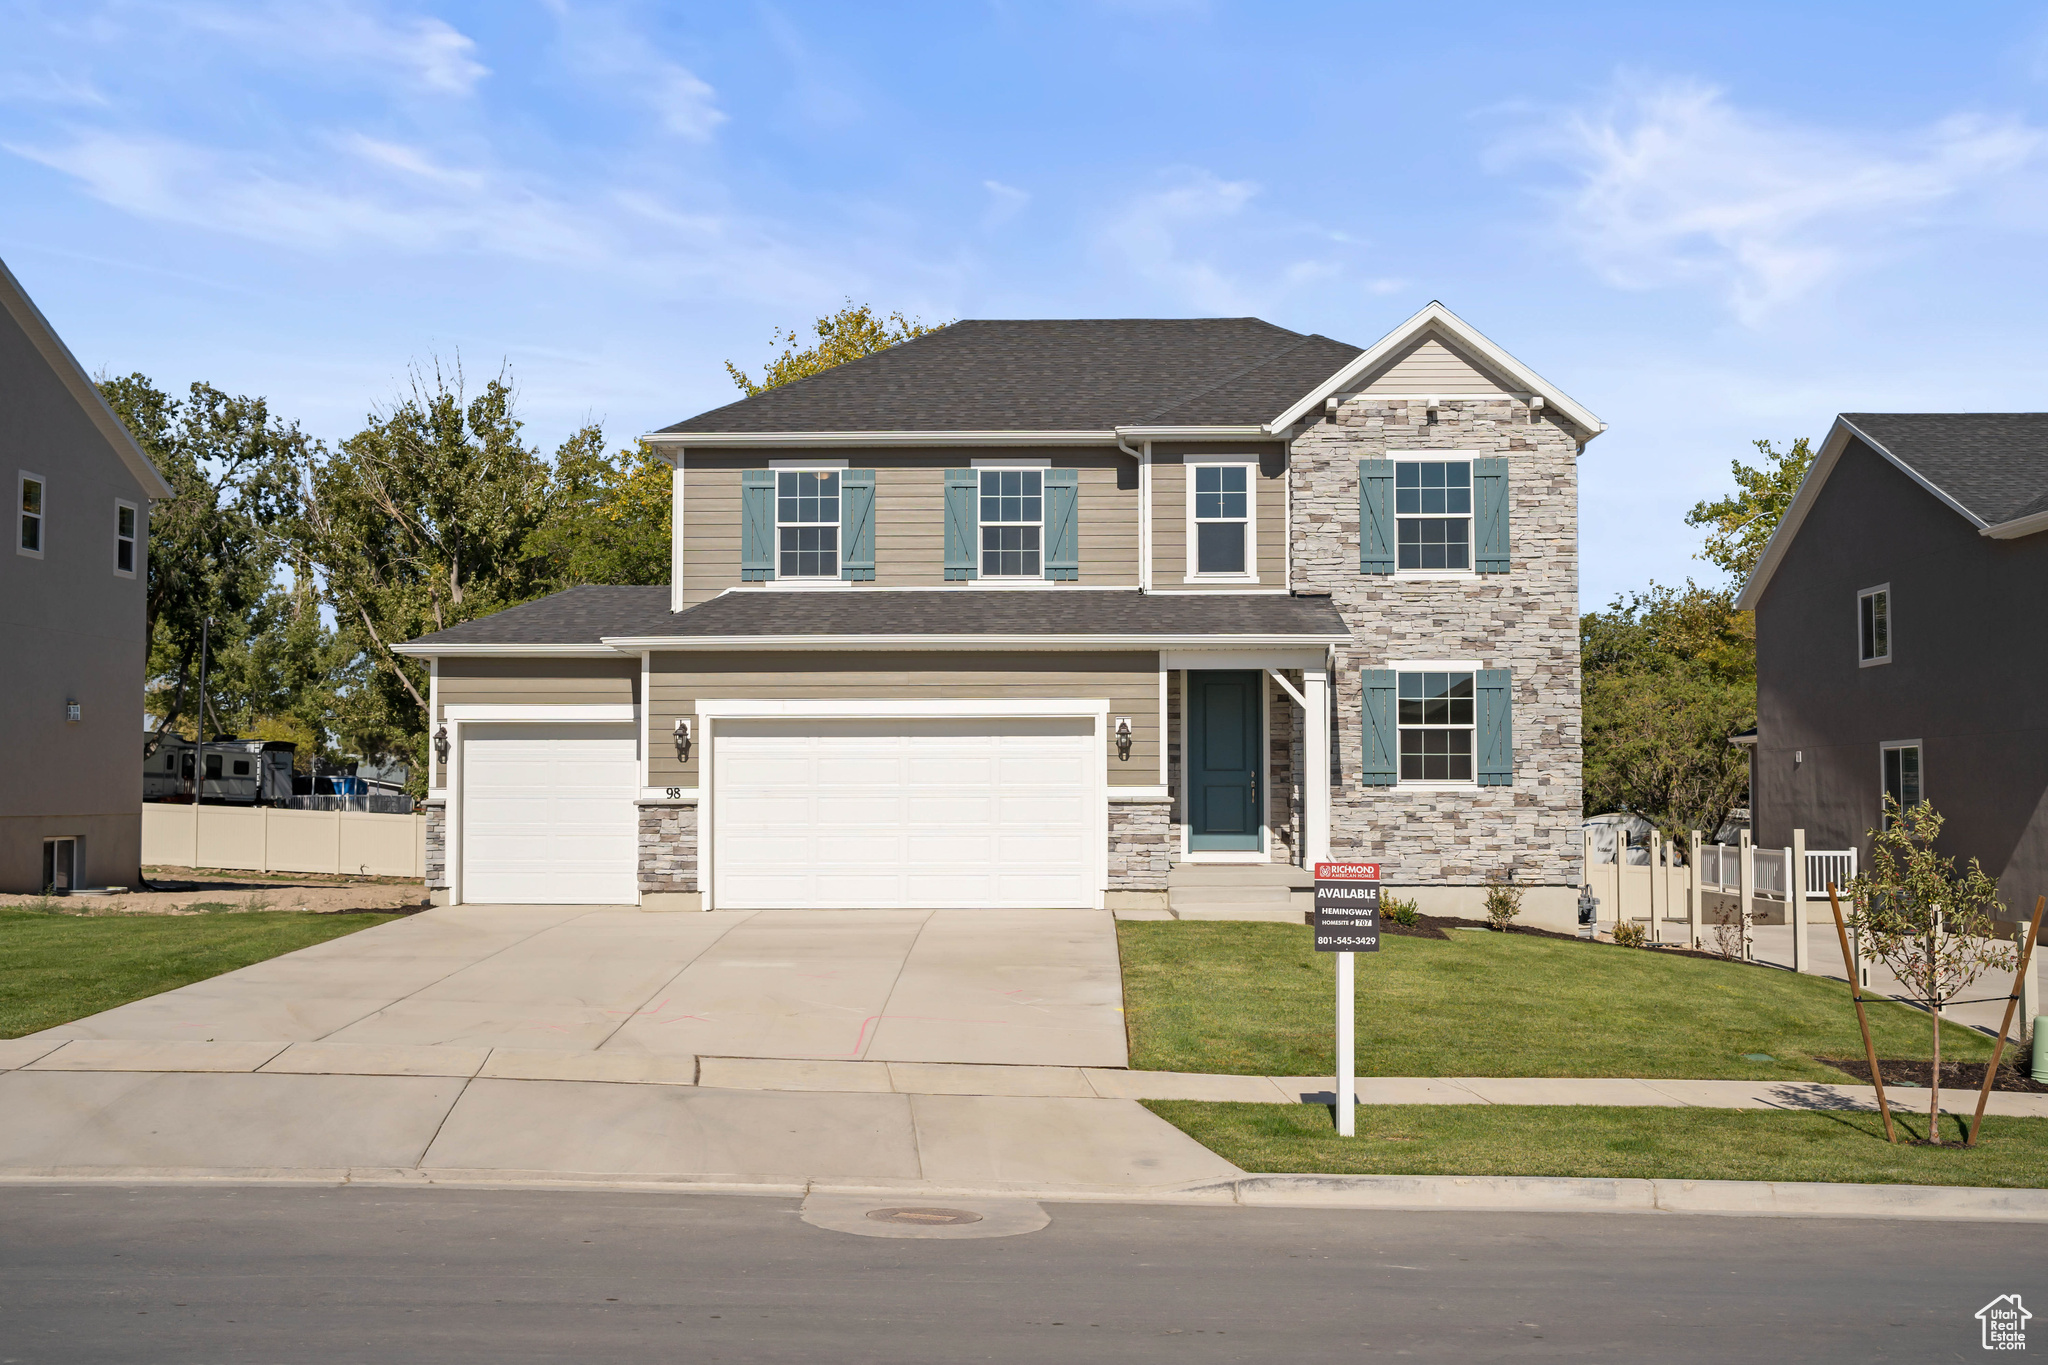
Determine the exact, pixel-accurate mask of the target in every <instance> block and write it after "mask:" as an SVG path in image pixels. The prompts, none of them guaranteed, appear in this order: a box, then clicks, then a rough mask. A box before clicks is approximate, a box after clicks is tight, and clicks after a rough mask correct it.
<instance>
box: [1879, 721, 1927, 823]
mask: <svg viewBox="0 0 2048 1365" xmlns="http://www.w3.org/2000/svg"><path fill="white" fill-rule="evenodd" d="M1878 753H1879V755H1880V761H1881V763H1882V767H1883V773H1884V794H1885V795H1886V796H1888V797H1890V798H1891V799H1892V800H1893V801H1897V802H1898V803H1899V809H1900V810H1902V811H1906V810H1911V809H1913V807H1915V806H1917V805H1919V804H1920V803H1921V802H1922V801H1924V800H1926V797H1925V796H1924V795H1923V794H1922V791H1921V780H1920V779H1921V771H1920V741H1919V740H1917V739H1916V740H1910V741H1903V742H1900V743H1897V744H1884V745H1880V746H1879V747H1878ZM1878 804H1879V805H1880V806H1881V807H1882V809H1880V810H1879V811H1878V815H1877V818H1878V820H1879V822H1880V824H1881V825H1882V826H1883V827H1884V828H1887V829H1889V828H1890V827H1891V803H1890V802H1888V801H1880V802H1879V803H1878Z"/></svg>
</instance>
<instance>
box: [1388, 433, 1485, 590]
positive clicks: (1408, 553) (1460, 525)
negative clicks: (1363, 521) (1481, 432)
mask: <svg viewBox="0 0 2048 1365" xmlns="http://www.w3.org/2000/svg"><path fill="white" fill-rule="evenodd" d="M1392 458H1393V462H1394V540H1395V545H1396V553H1397V556H1398V557H1397V558H1396V560H1395V562H1394V567H1395V569H1396V571H1397V572H1420V573H1430V572H1448V573H1470V572H1471V571H1472V457H1471V456H1469V455H1463V454H1459V455H1448V456H1432V455H1426V454H1397V455H1395V456H1393V457H1392Z"/></svg>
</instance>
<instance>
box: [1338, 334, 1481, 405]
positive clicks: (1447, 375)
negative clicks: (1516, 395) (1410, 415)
mask: <svg viewBox="0 0 2048 1365" xmlns="http://www.w3.org/2000/svg"><path fill="white" fill-rule="evenodd" d="M1357 392H1360V393H1401V394H1416V393H1419V394H1432V393H1443V394H1452V393H1505V392H1506V390H1505V389H1503V388H1502V387H1501V386H1500V383H1499V382H1498V381H1497V380H1495V379H1494V378H1493V377H1492V376H1490V375H1488V374H1487V373H1486V371H1485V370H1484V369H1482V368H1481V367H1480V365H1479V363H1478V362H1477V361H1475V360H1472V359H1469V358H1467V357H1465V356H1463V355H1460V354H1459V353H1458V352H1456V351H1454V350H1452V349H1451V348H1450V347H1448V346H1446V345H1444V343H1443V342H1441V341H1439V340H1437V339H1436V338H1434V337H1431V338H1428V339H1426V340H1424V341H1423V342H1422V343H1421V344H1419V345H1417V346H1416V347H1414V348H1413V349H1412V350H1410V351H1408V352H1407V353H1406V354H1405V355H1402V356H1401V357H1399V358H1398V359H1396V360H1395V361H1394V362H1393V363H1392V364H1391V365H1388V366H1387V367H1386V368H1385V369H1383V370H1381V371H1380V372H1379V373H1378V374H1376V375H1374V376H1373V377H1372V379H1371V380H1369V381H1368V382H1367V383H1366V384H1365V385H1363V386H1362V387H1361V388H1359V389H1358V390H1357Z"/></svg>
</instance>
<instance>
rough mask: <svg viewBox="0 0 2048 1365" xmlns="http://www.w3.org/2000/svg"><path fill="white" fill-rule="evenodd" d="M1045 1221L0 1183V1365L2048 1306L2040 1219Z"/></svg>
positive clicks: (1152, 1354) (1264, 1332)
mask: <svg viewBox="0 0 2048 1365" xmlns="http://www.w3.org/2000/svg"><path fill="white" fill-rule="evenodd" d="M876 1202H877V1204H878V1205H879V1204H883V1203H886V1202H887V1201H876ZM1044 1207H1045V1210H1046V1212H1048V1213H1049V1214H1050V1215H1051V1221H1050V1223H1049V1225H1047V1226H1044V1227H1042V1228H1040V1229H1039V1230H1037V1231H1029V1232H1024V1233H1022V1234H1020V1235H1016V1236H1006V1237H984V1238H982V1239H980V1240H949V1239H947V1238H946V1237H945V1236H944V1234H943V1231H941V1230H934V1234H933V1235H932V1236H930V1237H928V1238H920V1239H910V1240H904V1239H887V1240H885V1239H881V1238H876V1237H869V1236H858V1235H852V1234H849V1233H846V1232H841V1231H832V1230H828V1229H826V1228H823V1227H817V1226H813V1225H811V1224H809V1223H806V1222H804V1221H802V1218H801V1216H800V1211H801V1201H799V1200H797V1199H793V1198H781V1197H775V1198H770V1197H749V1196H742V1195H703V1194H672V1193H665V1192H655V1193H647V1192H628V1191H607V1190H591V1191H556V1190H534V1189H527V1190H457V1189H402V1188H391V1187H373V1186H362V1185H358V1186H347V1187H287V1186H276V1185H270V1186H262V1185H245V1186H189V1185H185V1186H181V1185H156V1186H150V1185H131V1186H122V1185H114V1184H98V1185H68V1186H57V1185H40V1184H35V1185H15V1186H0V1365H15V1363H16V1362H20V1363H21V1365H60V1363H63V1362H84V1361H92V1362H103V1361H150V1362H167V1363H168V1362H187V1361H190V1362H209V1363H210V1362H239V1361H264V1362H268V1361H277V1362H294V1365H298V1363H301V1362H303V1363H305V1365H325V1363H326V1362H358V1361H359V1362H366V1363H367V1362H376V1365H389V1363H390V1362H412V1361H435V1362H438V1361H479V1362H484V1361H487V1362H491V1363H492V1365H515V1363H516V1362H526V1361H604V1362H607V1365H614V1363H624V1362H639V1361H661V1362H685V1361H687V1362H699V1361H775V1362H780V1361H790V1362H799V1361H801V1362H831V1363H832V1365H862V1363H864V1362H889V1363H890V1365H916V1363H919V1362H927V1361H931V1362H955V1361H1003V1362H1009V1361H1016V1362H1026V1361H1028V1362H1034V1365H1037V1363H1039V1362H1046V1361H1068V1360H1074V1361H1093V1360H1119V1361H1121V1360H1132V1361H1174V1362H1190V1361H1197V1362H1199V1361H1212V1360H1230V1361H1260V1360H1283V1359H1293V1360H1307V1359H1319V1358H1329V1359H1359V1358H1362V1357H1365V1358H1376V1357H1381V1356H1404V1357H1412V1358H1415V1359H1420V1360H1430V1359H1442V1360H1457V1361H1486V1360H1525V1359H1526V1360H1545V1359H1570V1360H1626V1361H1645V1360H1656V1361H1695V1360H1696V1361H1716V1362H1726V1361H1742V1360H1766V1359H1768V1360H1772V1361H1808V1360H1824V1361H1834V1360H1841V1361H1849V1360H1854V1361H1874V1360H1875V1361H1881V1360H1912V1361H1931V1360H1952V1359H1953V1360H1964V1359H1977V1358H1981V1357H1982V1356H1983V1354H1984V1353H1983V1351H1982V1348H1981V1347H1980V1345H1979V1340H1978V1336H1979V1327H1978V1324H1977V1322H1976V1321H1975V1319H1974V1318H1973V1316H1972V1315H1973V1314H1974V1313H1975V1312H1976V1311H1977V1309H1979V1308H1980V1307H1982V1306H1983V1305H1984V1304H1986V1303H1987V1302H1988V1301H1990V1300H1991V1299H1993V1298H1994V1297H1996V1296H1998V1295H2001V1294H2007V1293H2013V1292H2018V1293H2020V1294H2022V1295H2023V1296H2025V1298H2026V1299H2027V1301H2028V1302H2029V1305H2030V1306H2032V1305H2033V1304H2034V1303H2035V1302H2036V1297H2035V1296H2036V1295H2039V1296H2040V1297H2039V1300H2038V1302H2040V1303H2048V1235H2044V1232H2043V1229H2042V1228H2040V1227H2039V1226H2037V1225H1999V1224H1987V1223H1967V1224H1966V1223H1930V1222H1875V1221H1866V1220H1839V1221H1835V1220H1812V1219H1757V1218H1723V1217H1685V1216H1643V1215H1634V1216H1630V1215H1586V1214H1573V1215H1553V1214H1484V1213H1455V1214H1439V1213H1362V1212H1344V1211H1330V1210H1300V1211H1292V1210H1274V1209H1241V1208H1228V1207H1225V1208H1175V1207H1160V1206H1145V1205H1113V1204H1063V1203H1053V1204H1047V1205H1045V1206H1044ZM856 1221H857V1220H856ZM1036 1221H1037V1220H1036V1218H1032V1219H1027V1220H1024V1221H1023V1222H1022V1223H1020V1224H1019V1225H1020V1226H1029V1225H1031V1224H1032V1223H1035V1222H1036ZM984 1230H986V1229H984ZM2035 1311H2036V1312H2043V1311H2048V1310H2043V1309H2041V1308H2038V1307H2037V1308H2035ZM2044 1321H2048V1319H2044ZM2042 1335H2043V1336H2044V1338H2048V1331H2044V1332H2043V1333H2042Z"/></svg>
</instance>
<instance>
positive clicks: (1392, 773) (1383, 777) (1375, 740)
mask: <svg viewBox="0 0 2048 1365" xmlns="http://www.w3.org/2000/svg"><path fill="white" fill-rule="evenodd" d="M1382 463H1384V461H1383V462H1382ZM1358 680H1359V683H1360V684H1361V686H1362V687H1363V689H1364V693H1365V696H1364V702H1365V704H1364V706H1363V708H1362V710H1363V713H1364V717H1363V721H1362V723H1361V724H1360V725H1359V727H1358V729H1359V735H1360V737H1361V738H1362V740H1363V741H1364V744H1365V770H1364V771H1363V772H1362V773H1361V774H1360V775H1359V780H1360V781H1362V782H1363V783H1364V784H1365V785H1366V786H1368V787H1391V786H1393V785H1394V780H1395V779H1396V778H1397V777H1399V776H1400V773H1401V758H1400V755H1401V739H1400V736H1399V735H1398V734H1397V733H1396V732H1395V729H1394V688H1395V683H1396V680H1395V677H1394V670H1393V669H1391V668H1368V669H1363V670H1361V671H1360V672H1359V675H1358Z"/></svg>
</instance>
